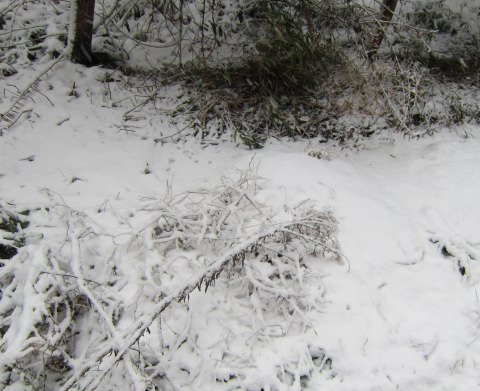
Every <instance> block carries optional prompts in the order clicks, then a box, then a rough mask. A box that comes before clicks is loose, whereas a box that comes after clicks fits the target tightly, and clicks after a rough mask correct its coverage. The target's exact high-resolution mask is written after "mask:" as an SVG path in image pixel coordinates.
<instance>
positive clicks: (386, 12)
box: [367, 0, 398, 59]
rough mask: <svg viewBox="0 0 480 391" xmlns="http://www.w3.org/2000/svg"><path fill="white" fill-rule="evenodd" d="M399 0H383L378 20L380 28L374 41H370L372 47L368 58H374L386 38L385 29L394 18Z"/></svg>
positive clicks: (374, 36)
mask: <svg viewBox="0 0 480 391" xmlns="http://www.w3.org/2000/svg"><path fill="white" fill-rule="evenodd" d="M397 2H398V0H383V1H382V6H381V11H380V18H379V20H378V28H377V31H376V32H375V34H374V35H373V39H372V42H371V43H370V48H369V50H368V52H367V55H368V58H370V59H371V58H372V57H373V56H374V55H375V54H376V53H377V51H378V48H379V47H380V45H381V44H382V42H383V39H384V38H385V31H386V29H387V28H388V24H389V23H390V22H391V20H392V18H393V13H394V12H395V8H396V7H397Z"/></svg>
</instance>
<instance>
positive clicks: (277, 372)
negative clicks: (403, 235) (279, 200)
mask: <svg viewBox="0 0 480 391" xmlns="http://www.w3.org/2000/svg"><path fill="white" fill-rule="evenodd" d="M260 190H261V188H260V180H259V179H258V178H257V179H256V178H254V177H253V176H252V175H251V173H250V174H248V175H247V174H245V173H241V175H240V176H239V178H238V179H237V180H232V179H228V178H225V179H224V180H223V183H222V184H221V185H220V186H218V187H216V188H214V189H209V190H206V189H203V190H202V189H200V190H198V191H195V192H189V193H185V194H180V195H178V196H176V197H166V199H163V200H152V199H150V200H146V201H145V202H144V204H143V205H141V207H139V208H138V209H137V210H135V211H131V210H130V211H121V210H117V209H116V208H114V207H111V206H109V205H105V207H104V208H100V209H98V210H93V211H92V212H91V213H89V214H84V213H79V212H77V211H75V210H72V209H70V208H69V207H68V206H67V205H65V204H62V203H57V202H55V196H54V195H51V197H52V198H51V199H52V203H51V204H50V205H49V206H48V208H46V207H45V206H44V207H42V208H38V209H35V210H32V211H31V213H30V215H29V221H30V226H29V227H28V229H27V230H26V242H25V246H24V247H22V248H21V249H19V252H18V254H17V255H16V256H14V257H13V258H11V259H8V260H5V262H4V264H3V266H2V267H0V281H1V286H2V294H1V297H0V331H1V332H0V381H1V384H2V385H3V387H6V389H7V390H8V389H9V387H10V386H11V387H17V388H13V389H19V388H18V387H20V388H22V389H32V390H33V389H39V388H42V389H48V390H68V389H72V388H73V387H75V388H76V389H80V390H98V389H103V388H101V387H104V386H105V385H106V384H108V387H107V388H108V389H112V388H115V387H121V388H122V389H164V390H170V389H171V390H173V389H179V388H180V389H184V390H199V389H205V387H206V386H205V385H206V384H208V385H209V386H210V385H211V384H212V381H213V383H214V384H215V387H216V388H215V389H218V390H227V389H232V388H235V387H237V388H240V389H250V390H261V389H268V388H270V389H278V390H287V389H289V390H300V389H302V385H304V384H306V383H307V382H308V381H309V379H310V377H311V376H313V375H316V376H317V375H318V376H326V377H328V376H333V375H334V372H333V369H332V366H333V365H334V363H332V359H331V358H330V357H329V356H328V352H325V351H324V349H323V348H322V346H319V345H317V344H315V343H312V339H311V338H310V337H309V336H311V335H314V334H315V330H314V329H313V328H312V326H311V323H310V319H311V318H310V317H311V316H313V315H315V316H318V314H319V313H320V311H321V309H322V308H323V307H324V306H325V305H326V303H325V299H324V296H325V289H324V287H323V286H322V284H319V283H318V281H319V280H318V273H321V272H322V268H323V266H322V265H324V263H325V262H332V261H334V262H341V261H342V259H341V255H340V253H339V249H338V244H337V241H336V238H335V220H334V218H333V217H332V215H331V214H330V213H329V212H328V211H319V210H316V209H315V208H314V205H312V204H311V203H310V202H308V201H305V202H301V203H299V204H297V205H292V206H289V205H285V207H284V208H281V209H276V208H272V207H270V206H267V205H264V204H263V203H262V202H261V201H260V198H259V195H260V194H261V191H260ZM313 340H314V339H313Z"/></svg>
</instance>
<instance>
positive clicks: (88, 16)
mask: <svg viewBox="0 0 480 391" xmlns="http://www.w3.org/2000/svg"><path fill="white" fill-rule="evenodd" d="M71 1H72V13H71V21H70V33H69V40H70V42H69V45H70V50H69V57H70V59H71V60H72V61H73V62H77V63H80V64H84V65H91V64H92V63H93V56H92V34H93V16H94V9H95V0H71Z"/></svg>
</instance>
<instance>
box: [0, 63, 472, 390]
mask: <svg viewBox="0 0 480 391" xmlns="http://www.w3.org/2000/svg"><path fill="white" fill-rule="evenodd" d="M102 72H104V71H102V70H100V69H96V68H92V69H85V68H82V67H80V66H74V65H71V64H66V63H65V64H61V65H59V66H58V68H57V70H56V71H55V76H54V77H48V78H46V79H45V80H44V81H43V82H42V83H48V84H50V89H49V90H48V93H47V94H46V95H47V96H48V99H45V98H44V97H42V96H40V95H38V94H37V95H35V105H34V109H33V112H32V113H31V115H30V117H29V118H28V119H27V120H24V121H21V122H19V123H18V124H16V125H15V126H14V127H12V128H10V129H8V130H7V131H5V132H4V134H3V136H2V137H1V138H0V202H1V204H3V205H9V207H10V208H14V209H15V210H17V211H21V210H24V209H31V210H32V212H31V215H30V216H29V219H30V221H31V227H29V228H28V229H26V231H25V232H26V235H27V239H28V240H27V245H26V246H25V247H24V248H22V249H21V250H20V251H19V254H18V255H17V256H16V257H14V258H13V259H12V260H11V261H10V262H11V263H9V265H10V266H9V270H12V268H13V269H15V268H16V266H15V262H17V264H18V265H20V264H21V262H23V263H22V264H23V265H29V267H30V269H29V270H24V271H23V273H20V270H19V271H18V273H17V274H16V275H15V276H16V277H18V278H19V280H18V284H19V286H21V287H23V289H24V290H23V291H22V292H11V295H12V300H17V302H16V305H17V308H16V311H17V312H18V317H17V318H15V317H16V316H17V315H16V313H17V312H14V313H13V314H12V316H11V319H13V320H12V322H13V321H14V318H15V319H17V321H18V322H17V323H15V325H22V327H21V328H19V329H13V328H12V329H10V330H9V331H8V332H7V333H5V335H3V336H2V343H3V344H4V346H2V348H1V349H2V353H3V357H2V359H1V360H0V361H1V362H2V363H7V362H8V361H9V360H10V358H11V357H10V356H11V355H12V354H13V355H14V353H15V349H20V350H21V352H19V355H22V354H24V355H26V354H28V353H29V352H30V350H29V349H30V348H31V346H27V345H25V341H26V340H27V339H28V336H29V334H30V333H31V332H32V329H31V325H33V324H35V322H36V321H38V319H39V317H41V314H42V311H43V312H45V311H48V310H47V309H45V307H46V305H45V303H44V302H43V300H44V299H45V298H46V297H48V295H49V292H50V291H49V290H50V289H52V288H51V286H50V285H49V284H55V282H54V281H56V280H55V279H54V276H53V274H54V271H56V272H57V273H59V272H60V271H62V273H66V270H70V271H71V273H73V274H75V275H76V276H82V278H79V279H78V281H76V282H75V280H74V279H72V278H70V279H68V278H66V279H65V281H67V280H68V281H69V283H72V284H77V285H76V286H77V289H79V290H80V292H82V293H84V294H85V295H86V296H88V297H90V298H97V299H98V302H94V301H92V300H91V303H90V305H91V306H92V307H93V308H96V312H97V314H98V319H99V320H98V322H99V323H97V324H95V325H94V326H87V323H85V324H84V325H83V326H81V327H83V328H87V327H92V331H91V334H90V337H88V338H90V340H88V338H87V337H86V336H85V334H82V335H81V338H80V337H79V338H78V339H77V341H76V348H75V350H76V352H77V354H76V355H75V357H76V358H75V360H72V363H75V365H76V366H75V368H74V369H75V370H78V369H79V368H82V365H83V364H85V363H87V364H88V357H94V354H96V351H95V347H96V346H97V345H98V351H100V350H101V349H104V348H105V347H106V346H107V345H105V341H104V340H103V339H102V338H101V336H102V335H105V333H106V334H111V335H112V338H113V339H114V340H115V342H114V343H115V346H116V347H117V348H119V349H120V348H122V346H123V345H122V344H124V343H125V342H126V341H127V340H128V338H127V337H129V336H130V335H131V333H132V327H134V326H135V325H137V324H138V322H140V320H142V319H144V320H146V319H150V318H149V317H150V316H151V315H152V311H154V310H156V309H157V307H156V305H157V304H156V303H158V302H159V300H160V301H161V300H163V299H164V298H165V297H167V296H168V294H170V293H172V292H174V291H175V290H176V289H178V288H179V287H182V286H183V285H184V284H186V281H189V279H191V278H193V277H192V276H195V275H198V273H200V274H201V271H202V270H203V269H204V268H206V267H207V265H210V261H211V259H212V255H213V254H214V252H215V251H217V255H216V256H217V258H215V257H214V259H219V258H218V257H220V258H221V257H222V256H223V255H225V254H226V253H227V252H228V251H227V250H229V249H230V250H232V248H233V247H229V248H222V246H221V243H223V242H220V244H219V245H218V246H216V247H215V246H213V247H211V248H210V247H208V246H207V247H208V248H207V247H205V246H206V245H199V246H198V247H197V248H193V247H192V248H191V249H190V250H185V249H182V248H180V247H177V248H170V247H168V246H167V245H163V244H162V236H160V237H158V238H155V237H152V235H151V232H152V231H151V230H150V228H151V227H152V224H153V223H156V222H157V221H159V216H162V215H165V214H167V212H165V211H168V213H172V215H175V214H177V215H181V214H182V213H184V214H183V215H182V216H183V218H184V219H185V221H186V224H187V226H188V224H191V226H190V228H189V229H191V230H192V231H191V232H193V233H195V234H198V235H202V237H203V236H204V237H205V238H210V239H212V238H215V240H217V239H221V240H225V241H226V240H231V239H232V238H233V237H235V236H238V237H242V238H243V240H245V241H248V237H245V235H250V236H249V237H250V238H252V237H253V236H252V235H256V234H261V233H262V232H264V231H262V230H267V229H271V228H272V227H276V226H277V225H278V224H281V223H285V222H288V221H289V219H292V218H293V217H292V216H294V215H295V214H298V213H300V211H302V213H303V211H304V210H307V209H308V208H307V206H308V207H310V205H314V206H315V209H316V210H318V211H322V213H323V212H325V213H326V212H328V213H330V214H331V215H332V216H333V217H334V218H335V220H336V231H335V235H336V238H337V240H338V244H339V251H340V252H341V254H342V257H341V261H338V262H337V261H335V260H334V259H332V258H331V257H330V258H329V257H327V256H313V255H311V254H309V253H308V251H307V250H305V251H304V252H302V253H298V254H295V253H294V252H289V253H288V254H289V256H291V261H285V263H277V264H276V263H275V262H279V260H280V259H281V258H276V260H275V261H274V262H273V263H272V264H270V263H266V262H263V263H262V262H257V261H256V260H255V259H253V258H248V257H247V258H246V259H245V263H244V266H243V274H242V270H240V271H239V270H236V271H234V272H232V273H231V275H230V276H227V274H229V273H225V272H224V273H222V274H221V277H220V278H218V280H217V281H216V284H215V286H212V287H210V288H209V289H208V291H207V292H206V293H204V291H203V290H202V291H201V292H200V291H195V292H192V293H191V294H190V295H189V298H188V300H185V301H183V302H180V303H178V304H174V305H173V304H172V305H171V306H170V307H168V308H167V309H166V310H165V311H164V312H163V313H162V316H161V319H162V321H161V322H156V321H155V322H154V323H152V324H151V325H150V327H149V329H148V330H149V333H150V334H147V333H146V334H145V335H144V337H143V339H142V341H143V342H142V344H143V345H142V346H143V347H142V349H144V350H145V353H144V354H145V356H144V359H145V357H147V358H148V357H150V356H149V355H151V356H152V357H153V356H154V355H155V354H159V355H158V357H157V359H158V360H159V362H158V364H157V375H156V376H157V378H158V379H163V378H168V381H167V382H165V383H162V385H163V387H164V389H182V390H206V389H212V390H227V389H245V390H247V389H248V390H260V389H264V390H267V389H271V390H277V389H278V390H280V389H284V390H287V389H289V390H290V389H291V390H295V389H296V390H300V389H302V390H319V389H322V390H329V391H330V390H332V391H334V390H359V391H360V390H368V391H373V390H394V389H395V390H412V389H414V390H473V389H476V388H478V386H479V384H480V375H479V373H478V368H477V365H478V364H477V362H478V361H479V360H480V340H479V326H480V323H479V314H480V302H479V299H478V295H477V286H478V284H479V283H480V268H479V265H478V263H479V262H480V256H479V254H480V236H479V230H478V224H479V222H480V206H479V200H480V187H479V186H478V183H479V182H480V142H479V141H478V132H479V130H480V129H479V128H478V127H465V128H458V129H444V130H442V131H439V132H438V133H437V134H436V135H434V136H433V137H425V138H423V139H420V140H415V141H414V140H408V139H405V138H403V137H401V136H399V135H396V134H393V133H392V134H385V135H382V136H381V137H380V136H375V137H372V139H370V140H368V141H366V145H365V148H364V149H362V150H359V151H352V150H342V149H340V148H336V147H333V146H330V145H324V144H317V143H316V142H315V141H314V140H313V141H300V142H296V143H293V142H289V141H288V140H272V141H270V142H268V143H267V145H266V146H265V148H264V149H262V150H257V151H251V150H249V149H247V148H246V147H244V146H242V145H236V144H235V143H233V142H230V141H225V140H220V143H219V145H208V144H207V145H205V144H202V143H200V142H199V141H197V140H194V139H190V140H187V141H179V142H172V141H169V140H167V141H166V142H163V143H159V142H155V139H156V138H158V137H162V136H165V135H168V134H173V133H175V132H176V131H178V127H176V126H175V125H174V124H171V123H169V122H168V120H167V119H166V118H160V117H161V116H159V115H156V116H153V115H152V114H151V113H149V112H147V111H146V112H145V113H142V114H144V115H145V116H146V117H147V118H146V120H145V121H143V122H141V124H140V125H142V124H143V125H144V126H143V125H142V126H140V125H139V128H138V129H136V130H134V131H127V130H125V127H124V126H123V124H124V120H123V117H122V116H123V113H124V112H125V110H124V107H122V106H121V105H118V106H116V107H115V106H114V107H112V105H109V104H108V102H107V101H108V100H107V99H105V97H104V88H105V85H104V83H103V84H102V83H101V82H99V80H100V79H101V77H102V74H103V73H102ZM72 75H74V76H73V77H72ZM73 81H75V91H76V94H77V95H78V97H75V96H72V95H70V93H71V91H72V89H73ZM110 87H111V88H116V86H115V83H111V86H110ZM45 90H46V89H45V88H42V91H45ZM117 92H118V93H124V94H127V93H126V92H125V91H123V92H122V91H120V90H119V91H117ZM170 93H171V97H173V99H174V97H175V92H174V91H170ZM119 98H121V97H119ZM50 102H51V103H52V104H53V106H52V104H51V103H50ZM178 126H181V124H179V125H178ZM322 148H323V149H324V151H325V154H320V156H327V155H328V156H329V159H328V160H327V159H317V158H315V157H312V156H309V154H308V152H309V151H311V150H312V149H315V150H322ZM147 167H148V170H146V168H147ZM242 173H248V175H247V174H245V175H247V176H248V177H249V178H253V179H251V181H252V184H250V185H248V186H247V188H242V187H241V186H240V185H239V184H238V183H239V182H236V179H235V178H238V176H239V175H240V176H241V175H242ZM255 178H256V179H255ZM222 186H223V187H222ZM225 189H236V190H235V191H238V189H243V190H242V191H244V192H245V193H244V195H245V196H244V197H243V198H240V199H239V200H238V202H237V203H230V204H229V208H230V209H229V208H225V209H224V210H223V209H221V207H220V206H219V204H218V199H219V198H218V197H220V195H219V194H223V195H225V194H227V193H225V191H226V190H225ZM188 192H192V193H191V194H188V195H187V197H186V198H185V196H184V195H185V194H187V193H188ZM217 192H218V193H217ZM222 192H223V193H222ZM228 194H230V195H229V196H231V197H233V196H232V194H233V195H234V196H235V194H237V193H235V192H234V193H228ZM238 194H240V193H238ZM247 196H248V197H254V199H252V200H249V199H246V198H245V197H247ZM305 200H308V201H305ZM299 205H300V206H299ZM302 205H303V206H302ZM46 208H49V210H47V209H46ZM202 208H203V209H202ZM209 208H210V209H209ZM302 208H303V209H302ZM216 210H218V211H223V213H226V214H225V215H224V217H223V220H221V219H220V220H218V221H220V222H219V225H218V226H217V228H218V227H219V229H218V230H217V231H215V230H211V231H209V230H207V231H201V225H199V226H198V229H197V228H195V226H194V225H193V224H194V223H193V222H194V221H196V220H188V218H190V217H189V214H187V213H186V212H185V211H189V213H190V215H191V214H195V213H198V215H199V216H200V215H201V214H202V213H204V216H208V213H210V212H211V211H216ZM207 212H208V213H207ZM300 217H301V216H300ZM212 218H213V217H212ZM189 222H190V223H189ZM226 222H227V223H228V224H227V223H226ZM269 225H270V226H269ZM223 226H225V227H227V228H228V229H229V230H227V231H221V229H223V228H222V227H223ZM149 227H150V228H149ZM259 227H260V228H259ZM262 227H263V228H262ZM208 235H210V236H208ZM222 235H224V236H222ZM242 235H243V236H242ZM199 237H200V236H195V238H194V239H195V240H194V239H192V242H191V243H200V242H201V243H203V242H202V241H201V240H200V239H199V240H198V241H196V240H197V238H199ZM212 240H213V239H212ZM272 245H273V244H272ZM162 246H163V247H162ZM192 246H194V244H192ZM202 246H203V247H202ZM232 251H233V250H232ZM289 251H290V250H289ZM302 251H303V250H302ZM50 253H51V254H50ZM48 254H50V255H48ZM52 254H53V255H52ZM295 257H297V258H295ZM298 257H301V258H302V259H303V260H302V262H304V264H305V266H304V267H298V268H296V266H295V259H296V262H299V258H298ZM459 262H460V263H459ZM112 265H115V268H114V269H112ZM460 266H462V267H463V268H464V275H462V273H461V272H460ZM237 268H238V265H237ZM1 269H4V270H3V272H2V270H1ZM43 269H45V271H48V273H51V274H39V273H41V271H42V270H43ZM241 269H242V268H241ZM112 270H115V273H116V275H114V273H113V271H112ZM277 270H279V271H280V275H283V273H284V272H288V273H292V276H293V277H294V279H293V281H290V280H283V281H277V282H276V285H271V286H269V285H268V284H270V283H271V281H272V280H269V279H268V278H267V277H266V276H268V275H271V274H274V272H276V271H277ZM2 273H5V274H6V273H7V269H6V266H5V267H2V268H0V278H1V277H2V276H3V274H2ZM38 276H44V277H43V278H44V279H38ZM20 277H21V278H20ZM70 280H72V281H70ZM91 280H93V281H96V283H98V284H100V286H101V287H97V286H96V285H94V284H90V283H89V281H91ZM116 281H117V282H116ZM252 281H256V283H257V284H259V285H258V286H259V287H260V288H258V290H257V291H255V289H254V288H252V287H251V286H249V285H248V283H249V282H250V284H251V283H252ZM109 284H110V285H109ZM115 284H116V285H115ZM267 288H268V289H267ZM252 289H253V291H254V292H257V293H256V294H252ZM249 290H250V291H249ZM248 292H250V293H248ZM113 296H115V299H113V298H110V297H113ZM278 297H282V298H283V301H276V300H277V299H276V298H278ZM287 298H288V299H287ZM5 300H7V294H6V293H5V294H4V297H2V301H5ZM109 300H116V301H111V302H115V303H117V305H118V306H119V307H118V308H120V307H121V309H122V311H124V313H123V315H122V313H120V312H116V308H111V307H109V306H106V305H105V306H104V307H102V306H103V305H104V303H105V302H108V301H109ZM294 305H296V306H298V305H301V306H302V309H301V310H300V309H299V310H297V311H295V312H294V316H290V315H291V314H290V315H288V314H286V313H284V314H283V315H282V314H280V313H279V310H280V309H282V310H287V309H290V308H293V307H292V306H294ZM102 308H103V309H102ZM118 308H117V309H118ZM102 311H103V312H102ZM136 316H137V318H135V317H136ZM116 317H117V318H118V323H117V321H116V320H112V319H116ZM102 319H103V321H102ZM135 321H137V323H135ZM78 322H79V324H81V322H82V320H81V319H80V320H79V321H78ZM84 322H85V321H84ZM77 327H80V326H77ZM102 333H103V334H102ZM13 334H14V335H13ZM96 338H98V340H95V339H96ZM127 348H128V346H127ZM127 356H128V357H129V358H128V359H127V358H125V362H124V364H123V365H125V368H126V371H123V370H122V369H121V368H120V369H118V368H117V369H118V370H112V375H111V376H106V377H105V379H104V380H103V383H100V384H101V385H100V386H98V388H96V389H98V390H109V389H112V388H113V387H115V385H117V386H118V385H119V384H122V382H125V381H126V380H125V378H126V379H128V382H130V383H129V384H137V386H138V387H140V388H137V389H142V388H141V387H145V384H146V383H144V381H145V379H144V378H143V377H142V376H141V375H140V374H139V373H140V372H139V371H138V370H137V368H136V366H135V365H134V364H132V361H130V364H129V360H133V361H134V360H135V357H136V353H135V351H134V350H132V351H131V352H130V353H129V354H128V355H127ZM19 357H20V356H19ZM38 357H39V358H37V359H38V360H40V359H41V358H40V356H38ZM103 358H104V361H103V363H102V367H101V368H107V367H109V366H110V365H112V366H113V364H112V363H111V361H112V360H113V357H112V358H111V359H107V358H106V357H103ZM82 360H83V361H82ZM162 360H163V361H162ZM279 373H280V374H279ZM66 376H67V375H66ZM68 376H69V375H68ZM68 376H67V377H66V378H65V380H68ZM122 376H123V378H122ZM152 378H153V379H154V380H155V375H152ZM88 381H89V380H88V379H81V380H80V383H82V382H83V383H82V384H83V385H84V386H85V387H88V386H87V383H88ZM93 381H94V383H92V384H93V385H95V384H96V383H95V381H97V380H95V379H94V380H93ZM19 384H21V380H18V381H17V382H15V383H14V384H12V385H10V386H8V387H7V389H8V390H10V391H11V390H17V389H23V388H22V386H21V385H20V386H19ZM54 384H55V387H56V388H55V389H59V384H57V383H54ZM93 385H92V387H93ZM229 387H230V388H229ZM52 389H53V388H52ZM87 389H90V388H87ZM125 389H126V388H125ZM132 389H134V388H132Z"/></svg>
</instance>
